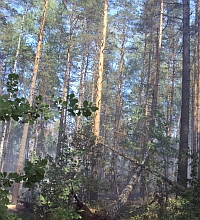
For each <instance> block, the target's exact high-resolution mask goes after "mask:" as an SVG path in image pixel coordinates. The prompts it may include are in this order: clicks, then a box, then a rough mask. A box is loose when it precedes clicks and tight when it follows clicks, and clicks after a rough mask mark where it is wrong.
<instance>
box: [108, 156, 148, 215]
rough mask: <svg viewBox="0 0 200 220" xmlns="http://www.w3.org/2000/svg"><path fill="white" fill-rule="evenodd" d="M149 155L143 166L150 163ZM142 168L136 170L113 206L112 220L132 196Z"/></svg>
mask: <svg viewBox="0 0 200 220" xmlns="http://www.w3.org/2000/svg"><path fill="white" fill-rule="evenodd" d="M148 158H149V155H148V154H147V155H146V156H145V159H144V161H143V162H142V164H143V165H144V164H146V163H147V161H148ZM142 168H143V167H142V166H138V167H137V168H136V170H135V171H134V173H133V175H132V177H131V179H130V180H129V182H128V184H127V186H126V187H125V188H124V190H123V191H122V193H121V194H120V196H119V197H118V200H117V202H116V203H115V204H114V205H113V207H112V208H111V209H110V211H109V213H108V216H109V217H110V219H115V218H116V217H117V216H118V214H119V212H120V210H121V208H122V207H123V206H124V205H125V203H126V202H127V200H128V198H129V196H130V194H131V193H132V191H133V189H134V188H135V186H136V184H137V182H138V179H139V177H140V174H141V172H142Z"/></svg>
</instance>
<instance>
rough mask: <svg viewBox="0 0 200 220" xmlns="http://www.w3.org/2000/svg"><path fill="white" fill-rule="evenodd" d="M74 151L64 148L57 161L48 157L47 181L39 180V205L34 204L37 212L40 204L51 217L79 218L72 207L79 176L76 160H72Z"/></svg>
mask: <svg viewBox="0 0 200 220" xmlns="http://www.w3.org/2000/svg"><path fill="white" fill-rule="evenodd" d="M74 156H75V155H74V153H73V151H71V150H70V149H65V150H64V152H63V154H61V155H60V160H59V162H58V163H56V162H54V161H53V158H51V157H48V168H47V170H46V175H47V178H48V181H45V180H44V181H41V182H40V184H39V189H40V190H39V194H38V197H39V205H36V209H37V211H38V214H39V215H40V216H42V215H43V214H42V213H40V206H42V207H45V210H46V212H48V213H50V216H51V219H52V220H53V219H61V220H65V219H66V220H69V219H79V218H81V216H80V214H78V213H77V212H76V210H75V209H74V207H73V204H72V201H73V199H74V198H73V195H72V191H73V190H76V191H77V190H78V188H79V187H78V184H79V178H77V177H76V172H77V171H76V170H77V168H78V167H77V165H76V164H77V161H75V160H74Z"/></svg>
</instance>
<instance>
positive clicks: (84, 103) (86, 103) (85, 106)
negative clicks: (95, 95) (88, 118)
mask: <svg viewBox="0 0 200 220" xmlns="http://www.w3.org/2000/svg"><path fill="white" fill-rule="evenodd" d="M83 106H84V108H87V107H88V101H87V100H85V101H84V102H83Z"/></svg>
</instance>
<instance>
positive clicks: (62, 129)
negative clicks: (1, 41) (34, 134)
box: [56, 11, 74, 161]
mask: <svg viewBox="0 0 200 220" xmlns="http://www.w3.org/2000/svg"><path fill="white" fill-rule="evenodd" d="M73 21H74V19H73V11H72V15H71V17H70V32H69V37H68V47H67V59H66V69H65V79H64V87H63V94H62V101H66V97H67V95H68V93H69V92H68V91H69V80H70V79H69V78H70V77H69V68H70V56H71V42H72V34H73ZM66 108H67V105H66V106H62V110H61V116H60V124H59V132H58V143H57V150H56V161H58V160H59V154H60V151H61V145H62V138H63V134H64V133H65V128H66V124H65V118H66Z"/></svg>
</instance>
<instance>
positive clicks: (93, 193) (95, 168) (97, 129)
mask: <svg viewBox="0 0 200 220" xmlns="http://www.w3.org/2000/svg"><path fill="white" fill-rule="evenodd" d="M107 17H108V0H104V16H103V31H102V39H101V45H100V55H99V63H98V75H97V87H96V106H97V107H98V110H97V111H96V112H95V114H94V130H93V132H94V135H95V137H96V140H95V146H96V147H97V144H98V137H99V135H100V114H101V103H102V84H103V67H104V49H105V44H106V32H107V22H108V21H107ZM94 154H95V155H94V157H96V153H94ZM93 161H94V163H93V167H92V178H93V183H95V184H97V179H98V161H97V159H95V160H93ZM95 188H98V187H97V186H96V187H95ZM90 195H91V196H90V199H91V201H92V202H94V201H96V200H97V199H98V191H97V190H92V191H91V193H90Z"/></svg>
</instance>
